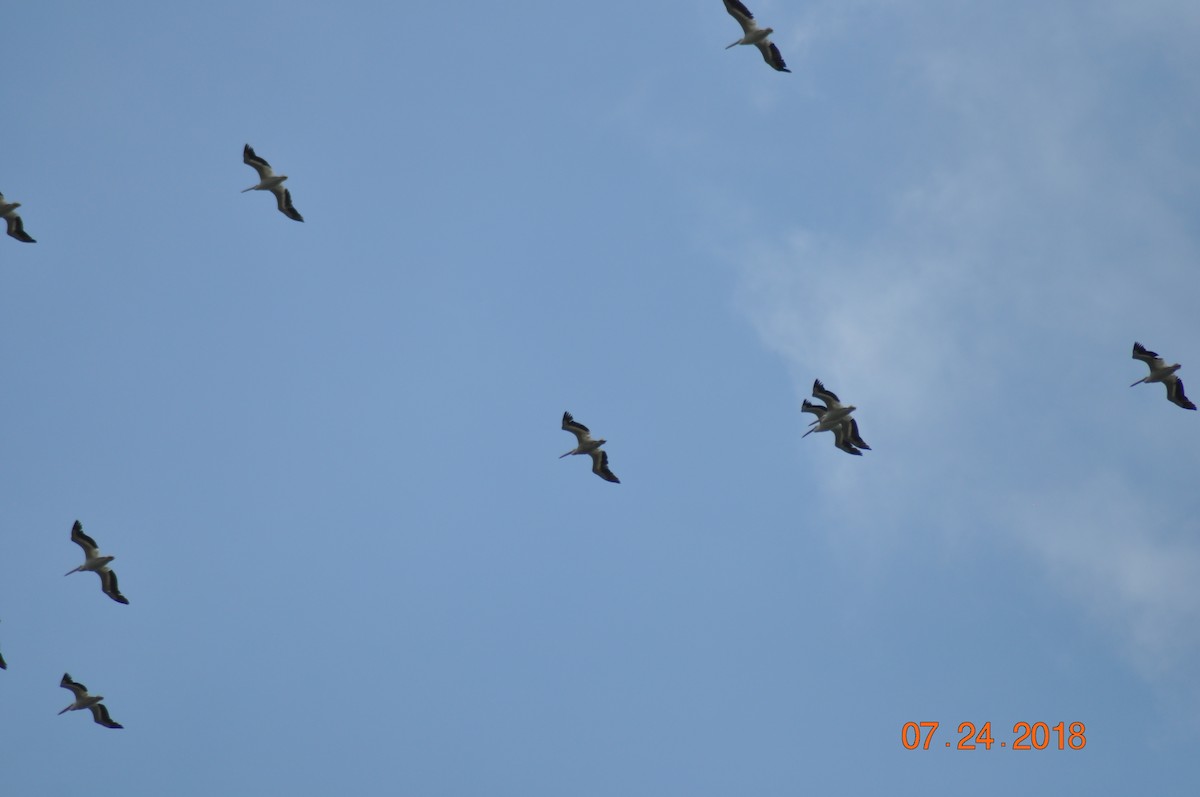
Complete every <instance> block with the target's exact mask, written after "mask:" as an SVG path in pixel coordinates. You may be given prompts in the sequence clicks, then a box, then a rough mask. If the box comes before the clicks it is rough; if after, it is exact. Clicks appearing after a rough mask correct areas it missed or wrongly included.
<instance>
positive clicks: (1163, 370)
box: [1130, 341, 1196, 410]
mask: <svg viewBox="0 0 1200 797" xmlns="http://www.w3.org/2000/svg"><path fill="white" fill-rule="evenodd" d="M1133 359H1135V360H1141V361H1142V362H1144V363H1145V364H1146V365H1147V366H1149V368H1150V373H1149V374H1147V375H1146V376H1143V377H1142V378H1141V379H1139V380H1138V381H1136V382H1134V383H1133V385H1140V384H1142V383H1143V382H1145V383H1147V384H1148V383H1150V382H1162V383H1163V384H1164V385H1165V386H1166V388H1167V401H1169V402H1171V403H1172V404H1177V405H1179V406H1180V407H1183V408H1184V409H1185V410H1194V409H1196V405H1195V404H1193V403H1192V402H1191V401H1189V400H1188V397H1187V396H1185V395H1184V393H1183V380H1182V379H1180V378H1179V377H1177V376H1175V372H1176V371H1178V370H1179V369H1180V368H1182V367H1183V366H1181V365H1180V364H1179V363H1173V364H1171V365H1167V361H1166V360H1164V359H1163V358H1162V357H1159V356H1158V353H1157V352H1153V351H1150V350H1149V349H1147V348H1146V347H1145V346H1143V345H1142V344H1140V343H1138V342H1137V341H1134V344H1133ZM1133 385H1130V387H1133Z"/></svg>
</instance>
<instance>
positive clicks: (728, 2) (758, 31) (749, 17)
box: [725, 0, 792, 72]
mask: <svg viewBox="0 0 1200 797" xmlns="http://www.w3.org/2000/svg"><path fill="white" fill-rule="evenodd" d="M725 10H726V11H728V12H729V15H730V16H732V17H733V18H734V19H736V20H737V21H738V24H739V25H741V26H742V33H744V34H745V35H743V36H742V38H740V39H738V40H737V41H735V42H734V43H733V44H731V45H729V47H726V48H725V49H726V50H728V49H729V48H730V47H736V46H738V45H739V44H753V45H754V46H755V47H757V48H758V51H759V52H760V53H762V57H763V60H764V61H766V62H767V64H769V65H770V67H771V68H772V69H774V70H776V71H777V72H791V71H792V70H790V69H788V68H787V64H786V63H784V60H783V56H782V55H780V53H779V48H778V47H776V46H775V44H774V43H773V42H772V41H771V39H770V38H769V37H770V36H771V34H772V33H774V32H775V29H774V28H760V27H759V26H758V25H757V23H755V21H754V15H753V14H751V13H750V9H748V8H746V6H745V5H743V4H742V3H741V2H740V0H725Z"/></svg>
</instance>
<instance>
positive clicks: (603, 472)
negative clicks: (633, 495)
mask: <svg viewBox="0 0 1200 797" xmlns="http://www.w3.org/2000/svg"><path fill="white" fill-rule="evenodd" d="M562 428H563V430H564V431H567V432H570V433H571V434H573V435H575V441H576V442H577V443H578V445H577V446H575V448H572V449H571V450H570V451H568V452H567V453H565V454H563V455H562V456H560V457H559V459H562V458H563V457H569V456H571V455H572V454H589V455H590V456H591V457H592V473H594V474H596V475H597V476H599V477H600V478H601V479H604V480H605V481H606V482H612V483H614V484H620V483H621V480H620V479H618V478H617V477H616V476H615V475H614V474H613V472H612V471H611V470H609V469H608V452H607V451H601V450H600V446H602V445H604V444H605V443H607V442H608V441H607V440H593V439H592V433H591V432H590V431H588V428H587V427H586V426H584V425H583V424H582V423H579V422H578V421H576V420H575V418H574V417H572V415H571V413H569V412H564V413H563V418H562Z"/></svg>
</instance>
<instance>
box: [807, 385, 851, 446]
mask: <svg viewBox="0 0 1200 797" xmlns="http://www.w3.org/2000/svg"><path fill="white" fill-rule="evenodd" d="M812 394H813V398H819V399H821V401H824V402H825V406H824V407H821V405H819V404H813V403H812V402H810V401H809V400H808V399H805V400H804V404H802V405H801V407H800V409H801V410H802V411H804V412H811V413H813V414H814V415H816V416H817V419H816V420H815V421H813V422H812V423H810V424H809V426H811V427H813V428H811V429H809V430H808V431H807V432H805V433H804V434H803V435H801V437H808V436H809V435H810V434H812V433H813V432H828V431H830V430H832V429H835V428H837V427H838V426H839V425H840V424H841V422H842V421H843V420H844V419H845V418H846V417H847V416H848V415H850V413H852V412H854V411H855V410H856V409H858V407H855V406H854V405H853V404H843V403H842V402H841V401H839V400H838V397H837V394H835V393H834V392H833V391H832V390H828V389H827V388H826V387H825V385H823V384H821V380H820V379H814V380H813V389H812ZM817 408H819V409H821V410H822V411H821V412H819V413H818V412H815V410H816V409H817Z"/></svg>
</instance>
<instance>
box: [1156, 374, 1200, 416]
mask: <svg viewBox="0 0 1200 797" xmlns="http://www.w3.org/2000/svg"><path fill="white" fill-rule="evenodd" d="M1163 383H1164V384H1166V386H1167V400H1168V401H1170V402H1171V403H1172V404H1177V405H1179V406H1180V407H1183V408H1184V409H1185V410H1194V409H1196V405H1195V404H1194V403H1192V402H1191V401H1190V400H1189V399H1188V397H1187V396H1185V395H1184V393H1183V380H1182V379H1180V378H1179V377H1177V376H1175V375H1174V374H1172V375H1171V378H1170V379H1164V380H1163Z"/></svg>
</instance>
